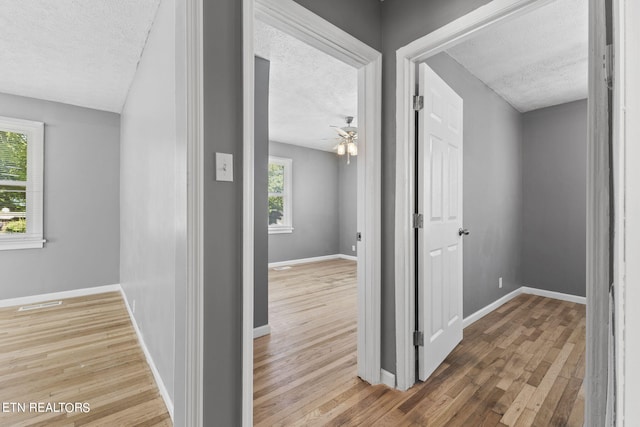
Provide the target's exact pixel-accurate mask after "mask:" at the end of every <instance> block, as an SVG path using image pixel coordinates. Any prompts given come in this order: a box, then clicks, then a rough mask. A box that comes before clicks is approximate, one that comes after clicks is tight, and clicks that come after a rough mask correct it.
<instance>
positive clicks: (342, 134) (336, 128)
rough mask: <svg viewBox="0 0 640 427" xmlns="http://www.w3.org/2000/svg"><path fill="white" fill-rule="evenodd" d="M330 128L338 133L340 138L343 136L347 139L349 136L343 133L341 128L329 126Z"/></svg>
mask: <svg viewBox="0 0 640 427" xmlns="http://www.w3.org/2000/svg"><path fill="white" fill-rule="evenodd" d="M331 127H332V128H334V129H335V130H336V132H338V133H339V134H340V136H344V137H347V136H349V134H348V133H347V132H345V131H343V130H342V128H339V127H338V126H331Z"/></svg>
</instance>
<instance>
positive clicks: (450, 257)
mask: <svg viewBox="0 0 640 427" xmlns="http://www.w3.org/2000/svg"><path fill="white" fill-rule="evenodd" d="M419 92H420V95H421V96H422V99H423V102H424V107H423V108H422V109H421V110H420V111H419V113H418V135H417V151H418V153H417V156H418V180H419V181H418V183H417V192H418V209H419V211H418V212H420V213H421V214H422V221H423V226H422V228H418V253H417V258H418V260H417V261H418V281H417V283H418V292H417V299H418V301H417V306H418V328H419V331H420V332H422V343H421V344H422V345H419V347H418V367H419V368H418V371H419V372H418V373H419V378H420V380H422V381H424V380H426V379H427V378H428V377H429V376H430V375H431V374H432V373H433V371H435V369H436V368H437V367H438V366H439V365H440V364H441V363H442V361H443V360H444V359H445V358H446V357H447V355H448V354H449V353H451V351H452V350H453V349H454V348H455V346H456V345H457V344H458V343H459V342H460V341H461V340H462V236H463V235H464V234H465V233H468V232H467V231H466V230H463V228H462V148H463V147H462V131H463V122H462V106H463V105H462V104H463V103H462V98H460V96H458V94H456V93H455V92H454V91H453V89H451V88H450V87H449V86H448V85H447V84H446V83H445V82H444V80H442V79H441V78H440V77H439V76H438V75H437V74H436V73H435V72H434V71H433V70H432V69H431V68H429V67H428V66H427V65H425V64H420V78H419ZM419 344H420V343H419Z"/></svg>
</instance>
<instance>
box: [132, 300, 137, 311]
mask: <svg viewBox="0 0 640 427" xmlns="http://www.w3.org/2000/svg"><path fill="white" fill-rule="evenodd" d="M131 311H133V312H134V313H135V312H136V300H133V307H131Z"/></svg>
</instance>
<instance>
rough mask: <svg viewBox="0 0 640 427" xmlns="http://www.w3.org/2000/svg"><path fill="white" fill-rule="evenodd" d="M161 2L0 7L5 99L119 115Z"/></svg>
mask: <svg viewBox="0 0 640 427" xmlns="http://www.w3.org/2000/svg"><path fill="white" fill-rule="evenodd" d="M159 3H160V0H135V1H131V0H54V1H52V0H28V1H25V0H0V9H1V10H2V13H0V64H2V72H1V73H0V92H4V93H9V94H13V95H21V96H28V97H33V98H40V99H46V100H50V101H58V102H63V103H67V104H73V105H79V106H82V107H88V108H95V109H99V110H106V111H113V112H120V111H121V110H122V106H123V105H124V101H125V99H126V96H127V92H128V91H129V86H130V85H131V82H132V81H133V77H134V75H135V72H136V67H137V65H138V61H139V59H140V56H141V54H142V50H143V48H144V45H145V43H146V39H147V34H148V32H149V29H150V28H151V24H152V22H153V19H154V17H155V13H156V10H157V8H158V5H159Z"/></svg>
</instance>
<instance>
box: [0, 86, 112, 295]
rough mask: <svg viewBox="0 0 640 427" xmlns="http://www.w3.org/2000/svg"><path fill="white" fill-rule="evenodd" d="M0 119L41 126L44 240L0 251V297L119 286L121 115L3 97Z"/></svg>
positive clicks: (17, 97) (0, 99) (14, 97)
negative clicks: (37, 245)
mask: <svg viewBox="0 0 640 427" xmlns="http://www.w3.org/2000/svg"><path fill="white" fill-rule="evenodd" d="M0 115H1V116H6V117H13V118H19V119H26V120H35V121H41V122H44V123H45V133H44V238H45V239H47V243H45V246H44V248H43V249H22V250H9V251H0V271H2V274H1V276H2V279H0V299H6V298H16V297H24V296H29V295H38V294H45V293H50V292H60V291H69V290H74V289H81V288H89V287H93V286H100V285H112V284H116V283H118V281H119V275H118V269H119V255H118V248H119V246H120V232H119V230H120V217H119V212H120V209H119V206H120V201H119V196H118V194H119V170H120V144H119V138H120V116H119V115H118V114H114V113H107V112H103V111H97V110H90V109H86V108H80V107H75V106H71V105H66V104H60V103H56V102H49V101H42V100H38V99H33V98H24V97H19V96H13V95H5V94H0Z"/></svg>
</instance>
